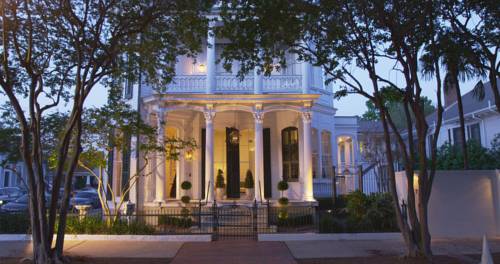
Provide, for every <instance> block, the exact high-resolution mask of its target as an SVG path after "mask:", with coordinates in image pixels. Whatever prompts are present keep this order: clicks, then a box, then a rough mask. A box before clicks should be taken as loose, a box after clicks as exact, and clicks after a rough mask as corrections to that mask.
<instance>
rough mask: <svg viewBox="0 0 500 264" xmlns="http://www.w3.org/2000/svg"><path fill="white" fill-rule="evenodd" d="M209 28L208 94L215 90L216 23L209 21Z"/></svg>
mask: <svg viewBox="0 0 500 264" xmlns="http://www.w3.org/2000/svg"><path fill="white" fill-rule="evenodd" d="M208 26H209V30H208V36H207V91H206V93H207V94H211V93H213V92H214V91H215V85H216V79H215V60H216V58H215V33H214V31H213V27H214V24H213V23H212V22H210V23H209V25H208Z"/></svg>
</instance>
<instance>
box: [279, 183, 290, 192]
mask: <svg viewBox="0 0 500 264" xmlns="http://www.w3.org/2000/svg"><path fill="white" fill-rule="evenodd" d="M278 190H279V191H280V192H284V191H286V190H288V182H286V181H280V182H278Z"/></svg>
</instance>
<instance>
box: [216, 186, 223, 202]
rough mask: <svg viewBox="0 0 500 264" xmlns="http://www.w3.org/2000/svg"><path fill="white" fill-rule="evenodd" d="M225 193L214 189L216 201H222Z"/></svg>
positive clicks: (220, 189) (221, 189) (219, 189)
mask: <svg viewBox="0 0 500 264" xmlns="http://www.w3.org/2000/svg"><path fill="white" fill-rule="evenodd" d="M225 193H226V190H225V189H224V188H216V189H215V199H216V200H217V201H221V200H224V195H225Z"/></svg>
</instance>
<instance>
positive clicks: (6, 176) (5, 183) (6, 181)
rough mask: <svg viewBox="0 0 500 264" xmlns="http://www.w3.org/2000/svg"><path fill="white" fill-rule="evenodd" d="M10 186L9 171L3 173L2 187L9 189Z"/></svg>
mask: <svg viewBox="0 0 500 264" xmlns="http://www.w3.org/2000/svg"><path fill="white" fill-rule="evenodd" d="M9 185H10V171H5V172H4V173H3V187H9Z"/></svg>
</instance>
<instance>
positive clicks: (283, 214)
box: [278, 181, 288, 221]
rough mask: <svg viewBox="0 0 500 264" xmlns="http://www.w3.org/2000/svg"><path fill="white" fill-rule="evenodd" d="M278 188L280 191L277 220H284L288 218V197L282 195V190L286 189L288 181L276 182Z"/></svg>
mask: <svg viewBox="0 0 500 264" xmlns="http://www.w3.org/2000/svg"><path fill="white" fill-rule="evenodd" d="M278 190H279V191H280V192H281V197H280V198H279V200H278V204H279V205H280V207H281V208H280V209H279V212H278V220H280V221H285V220H286V219H287V218H288V210H287V207H288V198H287V197H284V196H283V192H285V191H286V190H288V182H286V181H280V182H278Z"/></svg>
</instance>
